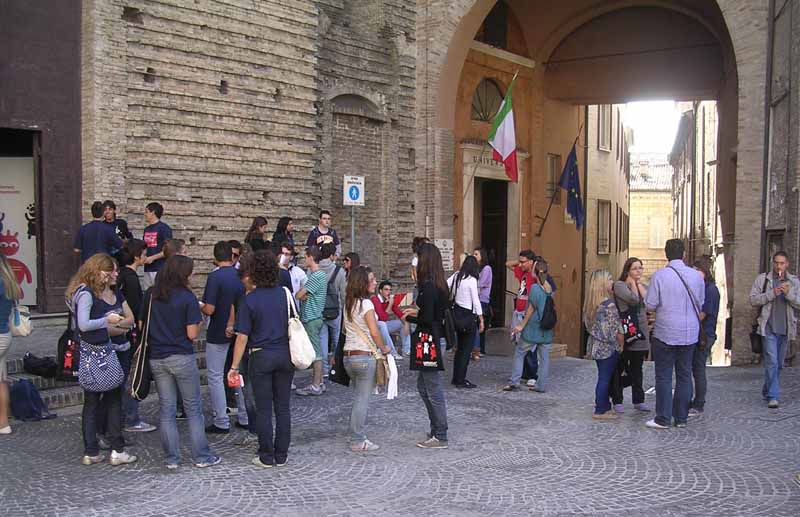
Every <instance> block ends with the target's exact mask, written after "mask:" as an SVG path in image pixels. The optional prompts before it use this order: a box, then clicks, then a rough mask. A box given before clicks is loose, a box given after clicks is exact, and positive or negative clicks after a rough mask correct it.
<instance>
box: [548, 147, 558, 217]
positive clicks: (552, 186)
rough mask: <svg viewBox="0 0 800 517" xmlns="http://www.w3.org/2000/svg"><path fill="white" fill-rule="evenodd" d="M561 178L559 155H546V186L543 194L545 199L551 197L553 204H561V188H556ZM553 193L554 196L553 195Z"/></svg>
mask: <svg viewBox="0 0 800 517" xmlns="http://www.w3.org/2000/svg"><path fill="white" fill-rule="evenodd" d="M559 179H561V155H560V154H548V155H547V188H546V189H545V194H546V195H547V199H550V198H553V204H554V205H560V204H561V189H559V188H558V180H559ZM554 194H555V197H553V195H554Z"/></svg>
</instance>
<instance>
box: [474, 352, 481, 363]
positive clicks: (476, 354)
mask: <svg viewBox="0 0 800 517" xmlns="http://www.w3.org/2000/svg"><path fill="white" fill-rule="evenodd" d="M472 360H473V361H480V360H481V353H480V352H479V351H478V350H473V351H472Z"/></svg>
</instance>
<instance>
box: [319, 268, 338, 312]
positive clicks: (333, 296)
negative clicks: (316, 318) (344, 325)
mask: <svg viewBox="0 0 800 517" xmlns="http://www.w3.org/2000/svg"><path fill="white" fill-rule="evenodd" d="M340 269H342V267H341V266H336V269H334V270H333V274H332V275H331V277H330V278H329V279H328V290H327V292H326V294H325V308H324V309H322V318H323V319H326V320H335V319H336V318H338V317H339V291H337V290H336V289H331V287H332V286H333V281H334V280H336V275H338V274H339V270H340Z"/></svg>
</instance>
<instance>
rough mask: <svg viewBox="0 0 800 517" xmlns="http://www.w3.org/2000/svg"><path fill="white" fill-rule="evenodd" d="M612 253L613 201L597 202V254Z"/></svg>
mask: <svg viewBox="0 0 800 517" xmlns="http://www.w3.org/2000/svg"><path fill="white" fill-rule="evenodd" d="M609 253H611V201H606V200H604V199H598V200H597V254H598V255H608V254H609Z"/></svg>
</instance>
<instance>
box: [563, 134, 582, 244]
mask: <svg viewBox="0 0 800 517" xmlns="http://www.w3.org/2000/svg"><path fill="white" fill-rule="evenodd" d="M558 186H559V187H561V188H563V189H564V190H566V191H567V213H568V214H569V215H570V217H572V218H573V219H575V226H576V227H577V229H578V230H580V229H581V227H582V226H583V221H584V213H583V201H582V200H581V180H580V177H579V176H578V156H577V154H575V144H572V150H571V151H570V152H569V156H568V157H567V163H566V164H564V172H562V173H561V179H560V180H558Z"/></svg>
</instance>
